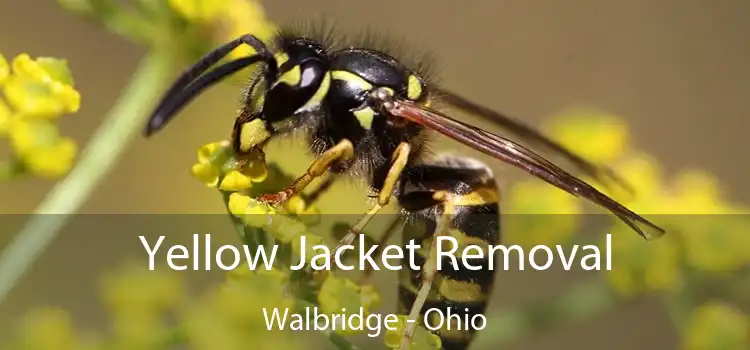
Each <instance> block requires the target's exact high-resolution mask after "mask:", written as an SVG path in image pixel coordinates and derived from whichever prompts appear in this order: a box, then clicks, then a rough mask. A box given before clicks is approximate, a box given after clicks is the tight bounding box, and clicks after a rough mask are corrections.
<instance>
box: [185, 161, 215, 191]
mask: <svg viewBox="0 0 750 350" xmlns="http://www.w3.org/2000/svg"><path fill="white" fill-rule="evenodd" d="M190 173H191V174H193V176H195V178H196V179H198V180H199V181H201V182H203V183H205V184H206V186H208V187H216V184H217V183H218V182H219V169H217V168H216V167H215V166H213V165H211V164H210V163H202V162H201V163H195V164H193V166H192V167H190Z"/></svg>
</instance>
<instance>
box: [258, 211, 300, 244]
mask: <svg viewBox="0 0 750 350" xmlns="http://www.w3.org/2000/svg"><path fill="white" fill-rule="evenodd" d="M256 219H257V218H256ZM266 228H267V229H268V231H269V232H270V233H271V234H272V235H273V237H274V238H276V240H278V241H279V242H281V243H291V242H292V241H293V240H299V237H300V236H302V235H303V234H306V233H307V226H306V225H305V224H304V223H303V222H301V221H299V220H297V219H295V218H293V217H290V216H286V215H274V216H273V218H272V220H271V222H270V224H269V225H268V226H266Z"/></svg>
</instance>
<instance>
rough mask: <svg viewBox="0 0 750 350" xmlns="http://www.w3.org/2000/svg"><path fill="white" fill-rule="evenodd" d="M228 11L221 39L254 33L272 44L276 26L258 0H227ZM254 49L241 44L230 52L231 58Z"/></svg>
mask: <svg viewBox="0 0 750 350" xmlns="http://www.w3.org/2000/svg"><path fill="white" fill-rule="evenodd" d="M226 3H227V11H226V13H225V17H224V19H223V21H222V24H223V27H224V28H223V31H222V32H221V34H220V35H221V37H222V39H221V41H226V39H227V38H230V39H234V38H237V37H239V36H241V35H244V34H247V33H252V34H253V35H255V36H257V37H258V38H259V39H260V40H261V41H263V42H265V43H266V44H270V41H271V38H272V37H273V36H274V34H275V33H276V30H277V29H276V26H274V25H273V23H271V22H270V21H268V19H267V18H266V13H265V10H264V9H263V6H262V5H261V4H260V2H259V1H257V0H250V1H247V0H227V1H226ZM253 53H254V52H253V49H251V48H250V47H248V46H247V45H241V46H239V47H238V48H236V49H235V50H233V51H232V52H231V53H230V55H229V56H230V58H239V57H244V56H247V55H251V54H253Z"/></svg>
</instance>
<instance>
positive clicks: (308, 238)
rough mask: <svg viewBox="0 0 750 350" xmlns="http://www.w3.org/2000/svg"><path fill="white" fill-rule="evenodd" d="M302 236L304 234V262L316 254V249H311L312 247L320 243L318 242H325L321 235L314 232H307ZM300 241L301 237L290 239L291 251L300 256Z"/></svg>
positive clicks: (323, 243)
mask: <svg viewBox="0 0 750 350" xmlns="http://www.w3.org/2000/svg"><path fill="white" fill-rule="evenodd" d="M304 236H305V249H306V250H305V258H307V261H306V262H307V263H309V262H310V260H311V259H312V257H313V256H315V254H317V251H316V250H315V249H313V247H314V246H316V245H320V244H322V245H325V244H326V242H325V239H324V238H323V237H321V236H319V235H316V234H314V233H308V234H305V235H304ZM300 238H301V237H300ZM301 243H302V240H301V239H295V240H292V252H294V254H297V256H301V254H302V247H301V246H300V244H301Z"/></svg>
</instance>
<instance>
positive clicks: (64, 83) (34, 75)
mask: <svg viewBox="0 0 750 350" xmlns="http://www.w3.org/2000/svg"><path fill="white" fill-rule="evenodd" d="M13 73H14V74H13V75H11V76H10V77H8V78H7V79H6V81H5V83H4V85H3V87H4V92H5V97H6V98H7V99H8V103H10V104H11V105H12V106H13V107H14V108H15V109H16V110H17V111H18V112H19V113H22V114H24V115H29V116H35V117H45V118H50V119H53V118H57V117H59V116H60V115H62V114H65V113H73V112H77V111H78V109H79V108H80V104H81V96H80V94H79V93H78V91H76V90H75V89H74V88H73V80H72V77H71V75H70V71H69V70H68V67H67V63H66V62H65V61H64V60H57V59H53V58H45V57H41V58H38V59H37V60H32V59H31V57H29V55H27V54H21V55H18V56H17V57H16V58H15V59H14V60H13Z"/></svg>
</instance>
